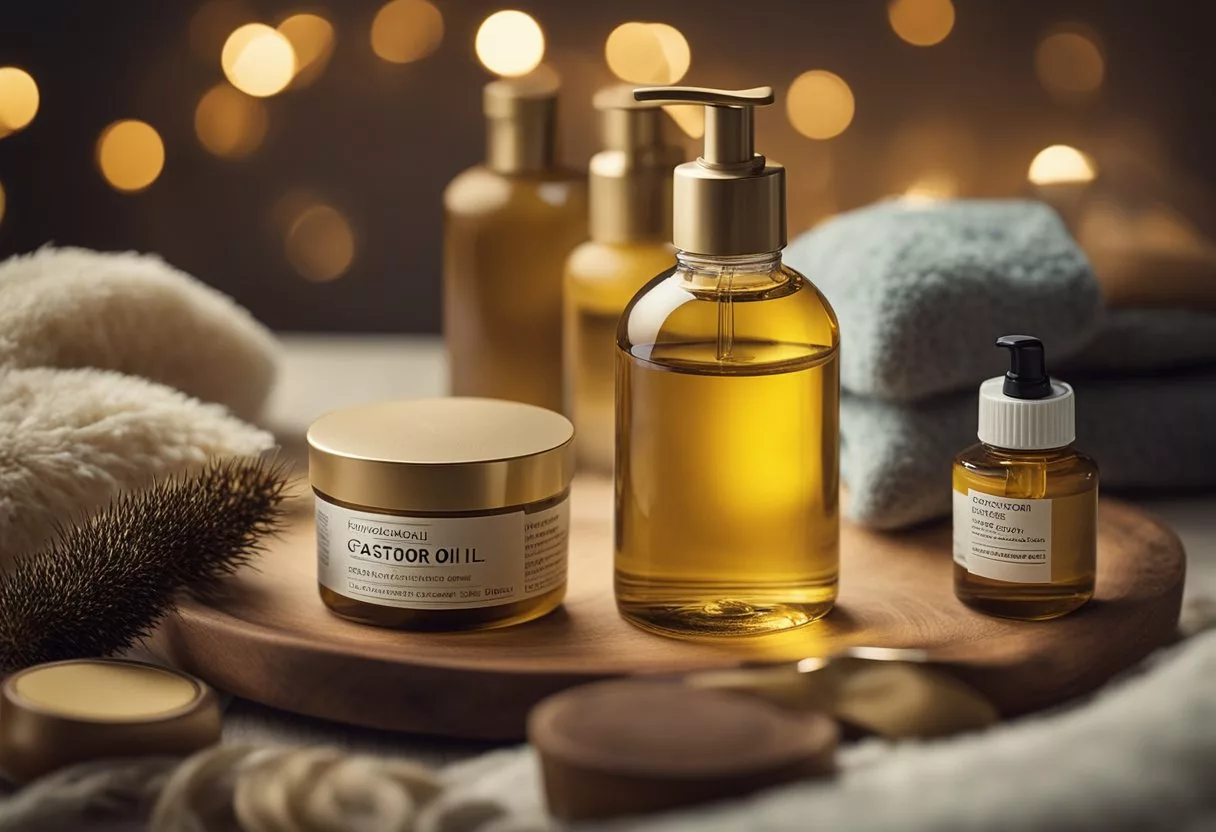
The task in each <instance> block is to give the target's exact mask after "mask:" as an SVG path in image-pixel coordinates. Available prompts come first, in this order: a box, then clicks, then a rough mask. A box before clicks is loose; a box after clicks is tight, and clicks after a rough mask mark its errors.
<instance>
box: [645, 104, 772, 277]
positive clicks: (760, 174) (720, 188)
mask: <svg viewBox="0 0 1216 832" xmlns="http://www.w3.org/2000/svg"><path fill="white" fill-rule="evenodd" d="M633 95H634V98H636V99H637V100H638V101H650V102H654V103H657V104H704V105H705V148H704V150H703V151H702V153H701V156H700V158H698V159H697V161H695V162H689V163H687V164H684V165H680V166H679V167H678V168H676V173H675V194H674V203H675V204H674V215H673V223H672V242H673V243H675V246H676V248H678V249H680V250H682V251H688V252H693V253H695V254H702V255H724V256H738V255H748V254H764V253H768V252H772V251H777V250H779V249H782V248H784V247H785V168H783V167H782V166H781V165H778V164H775V163H773V162H770V161H768V160H767V159H765V158H764V156H762V155H760V154H758V153H756V151H755V139H754V135H753V134H754V126H753V119H752V113H753V111H754V110H755V108H756V107H762V106H766V105H768V104H772V103H773V101H774V98H773V89H772V87H755V88H754V89H750V90H712V89H705V88H703V87H643V88H641V89H637V90H634V92H633Z"/></svg>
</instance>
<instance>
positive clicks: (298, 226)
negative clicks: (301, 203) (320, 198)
mask: <svg viewBox="0 0 1216 832" xmlns="http://www.w3.org/2000/svg"><path fill="white" fill-rule="evenodd" d="M283 242H284V249H285V251H286V254H287V260H288V262H289V263H291V265H292V267H293V268H294V269H295V270H296V271H297V272H299V273H300V276H301V277H303V278H304V279H305V280H311V281H313V282H316V283H324V282H326V281H329V280H336V279H337V278H339V277H341V276H342V275H343V274H345V273H346V270H347V269H349V268H350V264H351V261H353V260H354V257H355V237H354V234H353V233H351V229H350V223H349V222H347V221H346V218H345V217H344V216H342V214H341V213H340V212H339V211H338V210H337V209H336V208H334V207H333V206H331V205H325V204H313V205H310V206H308V207H306V208H303V210H302V211H300V213H299V215H298V216H297V217H296V218H295V219H294V220H293V221H292V222H291V224H290V226H289V227H288V229H287V233H286V235H285V236H284V240H283Z"/></svg>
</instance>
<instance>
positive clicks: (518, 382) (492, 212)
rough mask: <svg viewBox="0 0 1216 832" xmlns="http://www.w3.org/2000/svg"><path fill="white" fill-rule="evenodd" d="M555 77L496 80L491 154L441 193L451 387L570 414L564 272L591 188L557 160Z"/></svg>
mask: <svg viewBox="0 0 1216 832" xmlns="http://www.w3.org/2000/svg"><path fill="white" fill-rule="evenodd" d="M557 91H558V83H557V78H556V76H555V75H553V74H552V73H551V72H548V71H545V70H544V69H542V70H539V71H537V72H535V73H533V74H532V75H530V76H527V77H524V78H516V79H501V80H497V81H493V82H491V83H490V84H487V85H486V87H485V94H484V102H485V114H486V119H487V131H488V132H487V157H486V162H485V164H484V165H478V166H476V167H473V168H470V169H469V170H466V171H464V172H463V173H461V174H460V175H458V176H457V177H456V178H455V179H453V180H452V182H451V183H450V184H449V185H448V187H447V189H446V191H445V192H444V197H443V201H444V209H445V223H444V259H443V272H444V274H443V287H444V290H443V305H444V311H443V330H444V338H445V341H446V343H447V348H448V360H449V379H450V388H451V392H452V393H453V394H454V395H457V396H483V397H488V398H497V399H509V400H512V401H520V402H525V403H528V404H535V405H539V406H541V407H546V408H549V409H550V410H559V411H560V410H561V409H562V366H561V354H562V336H561V321H562V306H561V296H562V267H563V264H564V262H565V259H566V256H567V255H568V254H569V253H570V250H571V249H572V248H574V247H575V246H576V245H578V244H579V243H580V242H582V241H583V240H584V239H586V236H587V197H586V183H585V181H584V180H583V177H582V176H581V175H580V174H579V173H577V172H576V171H572V170H567V169H565V168H562V167H560V166H559V164H558V162H557V147H556V138H557V136H556V133H557Z"/></svg>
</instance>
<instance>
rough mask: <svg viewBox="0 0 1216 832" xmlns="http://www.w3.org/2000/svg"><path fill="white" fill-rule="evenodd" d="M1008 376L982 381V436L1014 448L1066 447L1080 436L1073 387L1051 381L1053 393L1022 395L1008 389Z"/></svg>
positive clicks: (990, 443) (996, 444)
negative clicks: (1021, 396) (1006, 383)
mask: <svg viewBox="0 0 1216 832" xmlns="http://www.w3.org/2000/svg"><path fill="white" fill-rule="evenodd" d="M1004 387H1005V376H997V377H996V378H990V379H988V380H987V381H985V382H984V383H983V384H981V385H980V425H979V439H980V441H981V442H983V443H984V444H985V445H993V446H995V447H997V448H1007V449H1009V450H1011V451H1042V450H1047V449H1048V448H1063V447H1064V446H1065V445H1071V444H1072V442H1073V440H1075V439H1076V438H1077V425H1076V416H1075V413H1074V406H1073V405H1074V402H1075V400H1076V399H1075V397H1074V396H1073V392H1072V387H1071V386H1069V385H1067V384H1065V383H1064V382H1062V381H1056V380H1054V379H1052V381H1051V395H1049V396H1045V397H1044V398H1041V399H1019V398H1014V397H1013V396H1009V395H1007V394H1006V393H1005V392H1004Z"/></svg>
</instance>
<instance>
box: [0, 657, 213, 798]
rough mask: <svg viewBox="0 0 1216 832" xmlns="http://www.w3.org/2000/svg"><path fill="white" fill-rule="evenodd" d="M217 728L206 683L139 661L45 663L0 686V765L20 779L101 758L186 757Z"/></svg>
mask: <svg viewBox="0 0 1216 832" xmlns="http://www.w3.org/2000/svg"><path fill="white" fill-rule="evenodd" d="M220 728H221V724H220V709H219V702H218V700H217V699H216V696H215V693H214V692H213V691H212V690H211V688H209V687H207V685H205V684H203V683H202V682H200V681H199V680H197V679H195V678H194V677H192V676H187V675H186V674H184V673H180V672H178V671H176V670H173V669H171V668H167V667H158V666H157V665H152V664H146V663H144V662H132V661H123V660H118V659H75V660H71V661H63V662H51V663H50V664H42V665H36V666H35V667H31V668H27V669H26V670H21V671H18V672H17V673H14V674H13V675H11V676H9V677H8V678H7V679H5V681H4V685H3V687H2V688H0V768H2V769H3V770H4V772H5V773H6V774H8V775H9V776H10V777H12V778H13V779H15V780H19V781H27V780H32V779H34V778H36V777H40V776H41V775H43V774H46V773H48V772H51V771H54V770H55V769H58V768H62V767H64V766H67V765H72V764H74V763H81V762H85V761H87V760H95V759H101V758H104V757H130V756H142V755H171V756H178V755H186V754H190V753H193V752H195V751H198V750H200V749H202V748H206V747H207V746H209V745H213V744H215V743H217V742H219V739H220Z"/></svg>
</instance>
